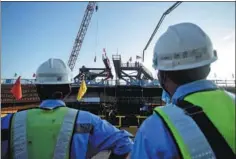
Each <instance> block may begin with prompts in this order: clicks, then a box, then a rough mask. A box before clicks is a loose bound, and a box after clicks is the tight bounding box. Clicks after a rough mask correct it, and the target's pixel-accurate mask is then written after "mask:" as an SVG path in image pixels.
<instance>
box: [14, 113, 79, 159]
mask: <svg viewBox="0 0 236 159" xmlns="http://www.w3.org/2000/svg"><path fill="white" fill-rule="evenodd" d="M77 113H78V110H76V109H70V108H69V109H68V111H67V113H66V114H65V116H64V120H63V123H62V126H61V128H60V132H59V134H58V137H57V143H56V145H55V150H54V155H53V159H65V158H66V157H67V152H68V147H70V141H71V139H72V135H73V130H74V125H75V122H76V121H75V119H76V116H77ZM26 128H27V110H26V111H21V112H18V113H16V114H15V115H14V121H13V129H12V134H13V136H12V139H13V141H12V147H13V158H14V159H28V148H27V145H28V143H27V131H26ZM69 153H70V152H69Z"/></svg>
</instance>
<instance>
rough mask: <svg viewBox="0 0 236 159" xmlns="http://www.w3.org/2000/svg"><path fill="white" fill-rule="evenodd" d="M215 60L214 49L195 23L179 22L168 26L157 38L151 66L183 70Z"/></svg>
mask: <svg viewBox="0 0 236 159" xmlns="http://www.w3.org/2000/svg"><path fill="white" fill-rule="evenodd" d="M216 60H217V55H216V51H215V50H213V46H212V42H211V40H210V38H209V37H208V35H207V34H206V33H205V32H204V31H203V30H202V29H201V28H200V27H198V26H197V25H195V24H192V23H180V24H176V25H173V26H170V27H169V28H168V30H167V31H166V32H165V33H164V34H163V35H162V36H161V37H160V38H159V39H158V41H157V43H156V45H155V48H154V56H153V67H154V69H157V70H163V71H175V70H185V69H192V68H197V67H201V66H205V65H208V64H210V63H212V62H214V61H216Z"/></svg>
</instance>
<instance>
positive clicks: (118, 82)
mask: <svg viewBox="0 0 236 159" xmlns="http://www.w3.org/2000/svg"><path fill="white" fill-rule="evenodd" d="M211 81H213V82H214V83H215V84H216V85H218V86H219V87H235V80H211ZM15 82H16V79H1V84H9V85H12V84H14V83H15ZM34 83H35V79H21V84H23V85H25V84H34ZM86 84H87V85H88V86H117V85H130V86H134V85H136V86H143V87H160V83H159V81H158V80H157V79H155V80H152V81H150V80H132V81H129V82H125V81H122V80H101V79H96V80H86ZM79 85H80V83H73V84H72V86H79Z"/></svg>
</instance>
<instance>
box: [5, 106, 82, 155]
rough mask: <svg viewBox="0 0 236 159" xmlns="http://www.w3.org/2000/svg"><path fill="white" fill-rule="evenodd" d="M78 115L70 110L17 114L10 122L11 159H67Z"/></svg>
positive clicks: (37, 110)
mask: <svg viewBox="0 0 236 159" xmlns="http://www.w3.org/2000/svg"><path fill="white" fill-rule="evenodd" d="M77 115H78V110H76V109H71V108H68V107H58V108H56V109H52V110H44V109H30V110H25V111H20V112H17V113H16V114H14V116H13V118H12V122H11V148H10V150H11V158H13V159H18V158H20V159H68V158H69V156H70V144H71V140H72V136H73V131H74V125H75V122H76V118H77Z"/></svg>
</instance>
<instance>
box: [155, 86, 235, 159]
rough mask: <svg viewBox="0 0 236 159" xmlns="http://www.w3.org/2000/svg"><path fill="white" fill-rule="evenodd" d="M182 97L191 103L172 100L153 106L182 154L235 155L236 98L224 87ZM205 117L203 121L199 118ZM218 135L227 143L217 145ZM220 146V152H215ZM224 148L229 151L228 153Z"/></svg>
mask: <svg viewBox="0 0 236 159" xmlns="http://www.w3.org/2000/svg"><path fill="white" fill-rule="evenodd" d="M182 101H185V103H188V104H189V103H190V104H191V105H190V106H189V107H181V106H179V105H178V104H176V105H177V106H175V105H171V104H170V105H167V106H163V107H156V108H155V109H154V111H155V113H156V114H158V115H159V116H160V117H161V119H162V120H163V122H164V124H165V125H166V127H167V128H168V129H169V130H170V134H171V135H172V137H173V139H174V141H175V143H176V145H177V148H178V150H179V152H180V155H181V156H182V158H184V159H190V158H191V159H194V158H198V159H202V158H213V159H214V158H217V159H218V158H227V155H230V156H231V158H233V156H234V157H235V148H236V147H235V142H236V141H235V139H236V138H235V134H236V132H235V99H233V98H232V96H229V95H228V94H227V93H226V92H225V91H224V90H220V89H216V90H212V91H203V92H196V93H193V94H190V95H187V96H186V97H185V98H184V100H182ZM188 104H187V105H188ZM203 118H204V121H203V122H202V123H201V122H199V121H201V120H202V119H203ZM204 126H205V127H204ZM206 126H208V127H206ZM208 129H211V130H215V131H210V130H208ZM211 132H212V133H211ZM213 132H214V133H213ZM219 136H220V137H219ZM210 138H211V139H210ZM212 139H213V140H212ZM218 139H219V141H220V142H222V143H225V145H227V146H225V147H220V146H221V145H217V141H218ZM220 139H221V140H220ZM214 140H215V143H214ZM217 146H218V147H217ZM217 148H218V150H219V151H221V152H215V151H214V150H216V149H217ZM221 149H222V150H221ZM223 149H225V150H227V152H230V153H228V154H226V151H225V152H224V151H223ZM222 151H223V152H222ZM224 155H225V156H224ZM219 156H220V157H219Z"/></svg>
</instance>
